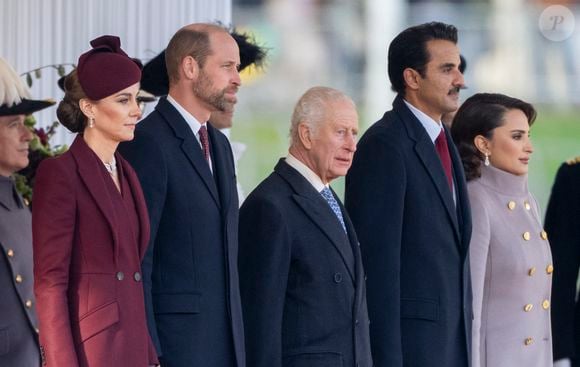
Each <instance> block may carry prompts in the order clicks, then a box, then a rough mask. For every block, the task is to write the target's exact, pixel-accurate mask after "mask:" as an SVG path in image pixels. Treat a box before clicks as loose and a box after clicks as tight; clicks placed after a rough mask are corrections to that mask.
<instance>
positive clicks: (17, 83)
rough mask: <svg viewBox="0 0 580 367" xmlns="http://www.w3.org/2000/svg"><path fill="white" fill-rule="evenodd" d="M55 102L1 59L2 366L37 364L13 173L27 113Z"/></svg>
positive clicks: (28, 243)
mask: <svg viewBox="0 0 580 367" xmlns="http://www.w3.org/2000/svg"><path fill="white" fill-rule="evenodd" d="M54 103H55V102H54V101H50V100H46V101H40V100H33V99H31V97H30V92H29V90H28V88H27V87H26V86H25V85H24V83H23V82H22V80H21V79H20V77H19V76H18V74H16V72H15V71H14V69H12V67H11V66H10V65H9V64H8V63H7V62H6V61H5V60H4V59H2V58H0V251H1V252H2V253H1V254H0V293H1V297H0V366H18V367H39V366H40V349H39V345H38V319H37V316H36V309H35V308H36V300H35V298H34V295H33V273H32V261H33V259H32V224H31V220H32V218H31V215H30V209H29V208H28V204H29V203H28V202H27V201H25V200H23V199H22V197H21V196H20V195H19V194H18V192H17V191H16V187H15V184H14V178H13V175H14V174H15V173H16V172H18V171H20V170H21V169H23V168H25V167H26V166H28V163H29V159H28V148H29V144H30V141H31V140H32V137H33V136H32V132H31V131H30V130H29V128H28V127H27V126H26V125H25V124H24V120H25V118H26V115H29V114H31V113H34V112H37V111H40V110H42V109H44V108H47V107H50V106H52V105H53V104H54Z"/></svg>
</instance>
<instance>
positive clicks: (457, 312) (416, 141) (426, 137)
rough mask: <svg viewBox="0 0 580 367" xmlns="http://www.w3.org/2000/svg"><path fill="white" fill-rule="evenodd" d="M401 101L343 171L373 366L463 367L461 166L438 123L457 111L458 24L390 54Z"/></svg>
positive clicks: (422, 32)
mask: <svg viewBox="0 0 580 367" xmlns="http://www.w3.org/2000/svg"><path fill="white" fill-rule="evenodd" d="M388 54H389V55H388V73H389V79H390V81H391V85H392V88H393V90H395V91H396V92H397V97H396V98H395V100H394V102H393V109H392V110H391V111H388V112H386V113H385V115H384V116H383V117H382V118H381V119H380V120H379V121H378V122H376V123H375V124H374V125H372V126H371V127H370V128H369V129H368V130H367V131H366V133H365V134H364V135H363V137H362V138H361V140H360V142H359V144H358V146H357V152H356V153H355V155H354V161H353V164H352V168H351V169H350V171H349V173H348V175H347V177H346V190H345V191H346V195H345V197H346V208H347V210H348V213H349V214H350V216H351V218H352V221H353V224H354V227H355V229H356V232H357V234H358V236H359V241H360V244H361V251H362V257H363V262H364V265H365V270H366V272H367V275H368V279H367V300H368V308H369V315H370V319H371V325H370V331H371V342H372V352H373V361H374V364H375V366H377V367H391V366H421V367H442V366H445V367H465V366H467V365H468V360H469V345H470V343H471V342H470V340H471V283H470V278H469V261H468V257H467V249H468V245H469V238H470V236H471V215H470V213H469V201H468V198H467V188H466V184H465V177H464V175H463V167H462V166H461V160H460V158H459V155H458V153H457V151H456V149H455V146H454V145H453V142H452V141H451V136H450V135H449V132H448V131H447V129H446V128H445V126H444V125H443V124H442V122H441V116H442V115H443V114H445V113H449V112H453V111H455V110H456V109H457V108H458V107H459V93H460V91H461V89H462V87H463V83H464V80H463V75H462V74H461V71H460V70H459V65H460V57H459V48H458V46H457V28H455V27H454V26H452V25H448V24H443V23H439V22H433V23H427V24H422V25H418V26H414V27H411V28H408V29H406V30H404V31H403V32H401V33H399V35H397V37H395V39H394V40H393V41H392V42H391V44H390V46H389V52H388Z"/></svg>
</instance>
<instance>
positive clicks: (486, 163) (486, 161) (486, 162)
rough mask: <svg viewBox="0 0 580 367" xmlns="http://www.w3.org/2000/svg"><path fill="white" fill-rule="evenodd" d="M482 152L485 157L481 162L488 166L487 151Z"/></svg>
mask: <svg viewBox="0 0 580 367" xmlns="http://www.w3.org/2000/svg"><path fill="white" fill-rule="evenodd" d="M483 154H485V159H484V160H483V164H484V165H485V166H486V167H489V153H487V152H485V153H483Z"/></svg>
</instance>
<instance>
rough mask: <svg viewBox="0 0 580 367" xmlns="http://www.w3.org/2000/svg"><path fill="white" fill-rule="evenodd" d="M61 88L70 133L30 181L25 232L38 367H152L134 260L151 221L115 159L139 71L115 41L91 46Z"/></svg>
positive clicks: (129, 133) (133, 118)
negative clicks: (63, 148) (30, 251)
mask: <svg viewBox="0 0 580 367" xmlns="http://www.w3.org/2000/svg"><path fill="white" fill-rule="evenodd" d="M91 46H92V47H93V48H92V49H91V50H89V51H87V52H85V53H84V54H82V55H81V56H80V57H79V61H78V67H77V69H76V71H74V72H73V73H71V74H70V75H69V76H68V77H67V78H66V80H65V82H64V87H65V96H64V98H63V100H62V101H61V102H60V104H59V106H58V110H57V116H58V119H59V121H60V122H61V123H62V124H63V125H64V126H65V127H66V128H67V129H69V130H70V131H71V132H73V133H77V134H78V135H77V136H76V138H75V140H74V142H73V144H72V145H71V147H70V149H69V150H68V151H67V152H66V153H64V154H62V155H61V156H59V157H57V158H52V159H46V160H44V161H43V162H42V163H41V164H40V166H39V168H38V172H37V176H36V186H35V191H34V209H33V211H32V227H33V242H34V280H35V285H34V290H35V294H36V297H37V300H38V305H37V310H38V314H39V319H40V330H41V331H40V341H41V343H40V344H41V355H42V359H43V365H45V366H47V367H62V366H67V367H76V366H79V367H99V366H110V367H121V366H136V367H137V366H143V367H145V366H152V365H156V364H157V356H156V353H155V348H154V345H153V343H152V341H151V338H150V336H149V333H148V330H147V321H146V314H145V302H144V292H143V285H142V283H141V279H142V275H141V260H142V259H143V256H144V255H145V251H146V249H147V243H148V241H149V217H148V215H147V207H146V204H145V199H144V197H143V192H142V190H141V186H140V184H139V181H138V179H137V175H136V174H135V172H134V171H133V169H132V168H131V166H129V164H128V163H127V161H125V160H124V159H123V157H122V156H121V155H120V154H119V153H118V152H117V151H116V150H117V146H118V145H119V143H120V142H122V141H127V140H131V139H133V136H134V130H135V125H136V124H137V121H138V120H139V118H140V117H141V111H140V109H139V106H138V104H137V93H138V91H139V80H140V79H141V68H140V66H139V65H138V64H137V63H135V62H134V60H132V59H131V58H129V57H128V56H127V55H126V54H125V52H124V51H123V50H122V49H121V44H120V40H119V38H118V37H115V36H102V37H99V38H96V39H94V40H93V41H91Z"/></svg>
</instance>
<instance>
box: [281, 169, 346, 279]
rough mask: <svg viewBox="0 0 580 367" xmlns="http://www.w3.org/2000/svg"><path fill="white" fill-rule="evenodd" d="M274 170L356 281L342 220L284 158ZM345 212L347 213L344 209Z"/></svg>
mask: <svg viewBox="0 0 580 367" xmlns="http://www.w3.org/2000/svg"><path fill="white" fill-rule="evenodd" d="M274 171H275V172H276V173H278V174H279V175H280V176H281V177H282V178H284V179H285V180H286V181H287V182H288V183H289V184H290V186H291V187H292V189H293V190H294V192H295V194H294V195H293V198H294V201H295V202H296V204H298V206H299V207H300V208H301V209H302V210H303V211H304V213H305V214H306V215H307V216H308V217H309V218H310V220H312V222H313V223H314V224H316V225H317V226H318V228H320V230H321V231H322V232H323V233H324V234H325V235H326V237H328V239H329V240H330V242H331V243H332V245H333V246H334V248H335V249H336V250H337V251H338V253H339V254H340V257H341V258H342V260H343V262H344V264H345V266H346V268H347V269H348V273H349V275H350V278H351V280H352V281H353V282H354V281H355V279H356V278H355V259H354V256H353V250H352V248H351V245H350V242H349V239H348V238H347V235H346V234H345V233H344V230H343V229H342V226H341V225H340V222H339V221H338V219H337V218H336V215H335V214H334V213H333V212H332V209H330V207H329V206H328V203H327V202H326V201H325V200H324V198H323V197H322V195H320V193H318V192H316V190H315V189H314V187H312V185H311V184H310V183H309V182H308V181H307V180H306V179H305V178H304V177H302V176H301V175H300V173H298V172H297V171H296V170H295V169H293V168H292V167H290V166H289V165H288V164H287V163H286V162H285V161H284V159H281V160H280V161H279V162H278V164H277V165H276V167H275V168H274ZM341 209H342V207H341ZM343 213H345V212H344V211H343ZM351 228H352V227H351Z"/></svg>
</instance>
